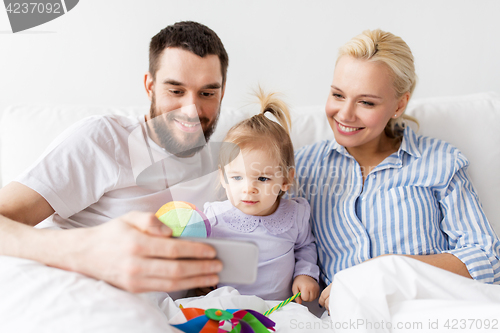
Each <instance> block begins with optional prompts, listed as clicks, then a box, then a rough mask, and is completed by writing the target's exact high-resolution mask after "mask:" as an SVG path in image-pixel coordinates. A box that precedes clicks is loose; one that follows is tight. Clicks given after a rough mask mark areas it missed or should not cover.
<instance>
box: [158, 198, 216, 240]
mask: <svg viewBox="0 0 500 333" xmlns="http://www.w3.org/2000/svg"><path fill="white" fill-rule="evenodd" d="M155 215H156V217H157V218H158V219H159V220H160V221H161V222H163V224H165V225H167V226H169V227H170V228H171V229H172V232H173V236H174V237H201V238H207V237H210V232H211V230H212V229H211V227H210V222H209V221H208V219H207V217H206V216H205V214H203V212H201V211H199V210H198V209H197V208H196V206H195V205H193V204H191V203H189V202H184V201H170V202H169V203H166V204H164V205H163V206H161V208H160V209H158V211H157V212H156V214H155Z"/></svg>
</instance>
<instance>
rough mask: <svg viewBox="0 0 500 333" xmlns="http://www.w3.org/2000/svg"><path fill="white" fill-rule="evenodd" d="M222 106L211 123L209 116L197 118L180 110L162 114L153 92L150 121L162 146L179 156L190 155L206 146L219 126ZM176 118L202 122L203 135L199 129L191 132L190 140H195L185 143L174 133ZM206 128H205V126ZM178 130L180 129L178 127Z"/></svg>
mask: <svg viewBox="0 0 500 333" xmlns="http://www.w3.org/2000/svg"><path fill="white" fill-rule="evenodd" d="M220 110H221V106H220V105H219V110H217V115H216V116H215V119H213V121H212V122H211V123H210V119H208V118H207V117H200V118H198V117H196V118H188V117H186V116H185V115H182V114H181V113H180V111H175V110H174V111H170V112H167V113H165V114H161V113H160V112H157V109H156V98H155V96H154V94H153V97H152V99H151V108H150V110H149V116H150V119H151V120H150V122H152V125H153V129H154V131H155V133H156V136H157V137H158V139H159V141H160V142H159V143H160V146H161V147H162V148H164V149H165V150H167V151H168V152H169V153H171V154H174V155H175V156H177V157H189V156H192V155H193V154H195V153H196V152H198V151H200V150H201V149H203V147H205V145H206V144H207V142H208V140H209V139H210V137H211V136H212V134H213V133H214V131H215V128H216V126H217V122H218V120H219V114H220ZM174 118H175V119H177V120H181V121H185V122H191V123H198V122H199V123H200V125H201V128H202V130H203V135H201V133H200V132H199V131H198V132H196V133H189V134H188V135H190V136H191V137H189V138H188V139H189V140H192V141H193V142H186V143H183V142H181V140H179V139H177V138H176V137H175V136H174V135H173V130H174V128H172V127H173V126H175V124H173V122H174ZM204 125H205V127H206V129H203V127H204ZM177 130H178V129H177ZM189 140H187V141H189Z"/></svg>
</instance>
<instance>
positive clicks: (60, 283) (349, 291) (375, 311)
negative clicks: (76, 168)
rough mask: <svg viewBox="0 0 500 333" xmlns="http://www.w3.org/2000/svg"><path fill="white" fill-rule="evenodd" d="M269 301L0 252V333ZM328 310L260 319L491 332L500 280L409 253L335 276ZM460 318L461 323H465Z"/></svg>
mask: <svg viewBox="0 0 500 333" xmlns="http://www.w3.org/2000/svg"><path fill="white" fill-rule="evenodd" d="M277 303H278V302H276V301H264V300H262V299H260V298H258V297H255V296H242V295H239V293H238V292H237V291H236V290H234V289H232V288H228V287H226V288H221V289H219V290H216V291H214V292H212V293H210V294H209V295H207V296H206V297H203V298H190V299H180V300H177V301H173V300H172V299H171V298H169V297H168V295H166V294H165V293H147V294H140V295H136V294H131V293H128V292H125V291H122V290H119V289H117V288H114V287H112V286H110V285H108V284H107V283H104V282H102V281H97V280H94V279H91V278H88V277H86V276H83V275H81V274H78V273H74V272H66V271H63V270H59V269H55V268H51V267H46V266H44V265H41V264H39V263H36V262H33V261H30V260H24V259H18V258H12V257H0V332H16V333H17V332H21V333H24V332H37V333H38V332H50V333H57V332H65V333H66V332H97V333H99V332H106V333H107V332H117V333H118V332H119V333H128V332H130V333H132V332H134V333H135V332H148V333H156V332H162V333H165V332H167V333H168V332H176V331H177V330H176V329H175V328H172V327H171V326H170V325H169V320H172V321H179V320H181V319H180V316H181V313H180V310H179V308H178V305H179V304H182V305H183V306H184V307H200V308H214V307H215V308H249V309H254V310H257V311H260V312H263V311H265V310H267V309H269V308H271V307H272V306H274V305H276V304H277ZM330 311H331V314H332V316H331V317H328V316H324V317H323V319H320V318H318V317H316V316H314V315H313V314H311V313H310V312H309V311H308V309H307V308H306V307H304V306H302V305H299V304H295V303H291V304H289V305H287V306H286V307H284V308H282V309H281V310H279V311H275V312H274V313H272V314H271V315H270V319H272V320H273V321H275V322H276V324H277V325H276V329H277V330H276V332H278V333H283V332H332V331H333V332H434V333H435V332H446V331H449V332H483V331H486V332H493V331H500V323H497V324H496V326H495V328H496V329H491V327H492V326H494V325H493V322H494V321H495V320H496V321H497V322H498V321H500V286H496V285H485V284H481V283H479V282H476V281H473V280H469V279H466V278H463V277H460V276H458V275H455V274H452V273H449V272H446V271H443V270H441V269H438V268H435V267H432V266H429V265H426V264H424V263H421V262H419V261H416V260H413V259H410V258H406V257H402V256H386V257H381V258H378V259H374V260H371V261H368V262H366V263H364V264H361V265H358V266H355V267H352V268H349V269H346V270H344V271H342V272H340V273H338V274H337V275H336V276H335V279H334V283H333V286H332V289H331V296H330ZM461 320H466V327H465V328H462V327H463V323H462V322H461ZM446 321H448V328H447V327H446V326H445V325H446ZM455 321H456V322H455ZM487 321H489V323H490V329H488V330H487V329H485V328H484V327H485V326H486V324H487ZM383 323H384V324H383ZM388 323H390V324H388ZM398 324H402V326H398ZM409 325H410V326H409ZM411 325H413V326H411ZM436 325H437V326H436ZM474 325H476V326H474ZM479 325H481V326H482V328H481V329H478V327H479Z"/></svg>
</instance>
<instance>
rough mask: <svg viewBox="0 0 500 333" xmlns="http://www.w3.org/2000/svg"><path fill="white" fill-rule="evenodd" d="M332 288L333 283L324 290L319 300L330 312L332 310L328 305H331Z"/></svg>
mask: <svg viewBox="0 0 500 333" xmlns="http://www.w3.org/2000/svg"><path fill="white" fill-rule="evenodd" d="M330 289H332V285H331V284H330V285H329V286H328V287H326V288H325V289H324V290H323V292H322V293H321V296H320V297H319V301H318V302H319V305H321V306H322V307H324V308H325V309H327V310H328V312H330V310H329V309H328V306H329V305H330Z"/></svg>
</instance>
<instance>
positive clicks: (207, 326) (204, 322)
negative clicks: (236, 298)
mask: <svg viewBox="0 0 500 333" xmlns="http://www.w3.org/2000/svg"><path fill="white" fill-rule="evenodd" d="M181 311H182V313H183V314H184V317H186V320H187V321H186V322H185V323H182V324H172V326H174V327H176V328H177V329H179V330H181V331H183V332H185V333H240V332H241V333H268V332H269V330H271V331H273V332H274V325H276V324H275V323H274V321H272V320H271V319H269V318H267V317H266V316H264V315H263V314H261V313H259V312H257V311H253V310H238V309H228V310H220V309H207V310H203V309H199V308H181ZM225 323H229V324H230V328H229V329H230V331H227V330H224V329H223V328H220V327H221V326H223V325H224V324H225Z"/></svg>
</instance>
